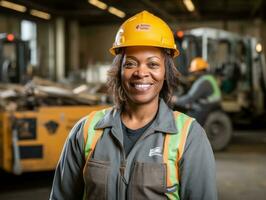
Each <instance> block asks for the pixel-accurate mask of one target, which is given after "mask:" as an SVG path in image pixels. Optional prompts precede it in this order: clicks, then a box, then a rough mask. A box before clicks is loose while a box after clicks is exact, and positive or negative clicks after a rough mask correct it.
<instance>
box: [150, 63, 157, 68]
mask: <svg viewBox="0 0 266 200" xmlns="http://www.w3.org/2000/svg"><path fill="white" fill-rule="evenodd" d="M148 66H149V67H151V68H156V67H159V64H158V63H156V62H151V63H149V64H148Z"/></svg>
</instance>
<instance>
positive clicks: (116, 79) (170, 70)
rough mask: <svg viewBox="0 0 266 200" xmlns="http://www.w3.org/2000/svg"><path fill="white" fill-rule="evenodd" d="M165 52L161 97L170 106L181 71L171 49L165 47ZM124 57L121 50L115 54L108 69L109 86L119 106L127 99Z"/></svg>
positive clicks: (116, 104)
mask: <svg viewBox="0 0 266 200" xmlns="http://www.w3.org/2000/svg"><path fill="white" fill-rule="evenodd" d="M163 52H164V56H165V60H164V64H165V81H164V84H163V87H162V89H161V91H160V97H161V98H163V99H164V101H165V102H166V104H167V105H168V106H169V107H172V105H171V98H172V96H173V93H174V91H175V90H176V89H177V85H178V78H179V75H180V73H179V72H178V70H177V68H176V67H175V64H174V60H173V57H172V55H171V54H170V53H169V51H168V50H166V49H164V51H163ZM123 57H124V53H123V52H122V51H121V52H120V53H118V54H117V55H116V56H115V58H114V60H113V63H112V65H111V68H110V69H109V70H108V81H107V87H108V89H109V92H110V94H112V96H113V101H114V103H115V106H116V107H117V108H121V107H123V105H124V104H125V102H126V101H127V97H126V95H125V92H124V89H123V87H122V81H121V66H122V61H123Z"/></svg>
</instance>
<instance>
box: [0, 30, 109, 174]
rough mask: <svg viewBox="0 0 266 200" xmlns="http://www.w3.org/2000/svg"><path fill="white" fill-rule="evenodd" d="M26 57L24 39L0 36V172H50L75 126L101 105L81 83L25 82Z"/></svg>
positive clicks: (99, 97) (26, 51) (27, 57)
mask: <svg viewBox="0 0 266 200" xmlns="http://www.w3.org/2000/svg"><path fill="white" fill-rule="evenodd" d="M29 54H30V50H29V45H28V42H27V41H22V40H20V39H19V38H17V37H15V36H14V35H13V34H0V169H2V170H4V171H6V172H10V173H13V174H17V175H18V174H21V173H24V172H34V171H47V170H53V169H55V167H56V164H57V162H58V159H59V157H60V153H61V150H62V148H63V145H64V142H65V140H66V139H67V137H68V134H69V132H70V130H71V128H72V127H73V126H74V124H75V123H76V122H77V121H78V120H80V119H81V118H83V117H84V116H86V115H88V114H89V113H90V112H92V111H94V110H99V109H103V108H105V107H106V106H104V105H99V104H100V102H101V101H100V100H101V96H98V97H97V96H91V95H88V94H87V93H82V91H81V90H82V88H84V87H85V89H86V86H85V85H83V86H82V87H79V88H75V89H76V90H72V89H69V88H66V87H65V86H62V85H59V84H58V83H54V82H51V81H48V80H42V79H40V78H39V79H34V80H32V81H30V82H27V67H28V64H29V59H30V56H29ZM25 82H27V84H26V85H25V84H24V83H25Z"/></svg>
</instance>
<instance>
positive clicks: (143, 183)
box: [128, 162, 167, 200]
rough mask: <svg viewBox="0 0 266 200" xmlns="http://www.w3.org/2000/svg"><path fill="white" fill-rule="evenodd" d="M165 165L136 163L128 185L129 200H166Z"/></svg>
mask: <svg viewBox="0 0 266 200" xmlns="http://www.w3.org/2000/svg"><path fill="white" fill-rule="evenodd" d="M166 171H167V168H166V164H163V163H161V164H160V163H140V162H136V163H135V166H134V169H133V173H132V176H131V181H130V183H129V189H128V190H129V191H128V199H129V200H146V199H153V200H163V199H167V197H166V196H165V192H166Z"/></svg>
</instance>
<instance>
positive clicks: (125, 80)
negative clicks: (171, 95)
mask: <svg viewBox="0 0 266 200" xmlns="http://www.w3.org/2000/svg"><path fill="white" fill-rule="evenodd" d="M164 59H165V58H164V54H163V52H162V51H161V50H160V49H159V48H157V47H146V46H138V47H127V48H126V49H125V55H124V58H123V61H122V70H121V79H122V87H123V89H124V92H125V94H126V96H127V100H128V101H131V103H134V104H147V103H151V102H155V101H157V102H158V99H159V94H160V91H161V89H162V87H163V83H164V79H165V66H164Z"/></svg>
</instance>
